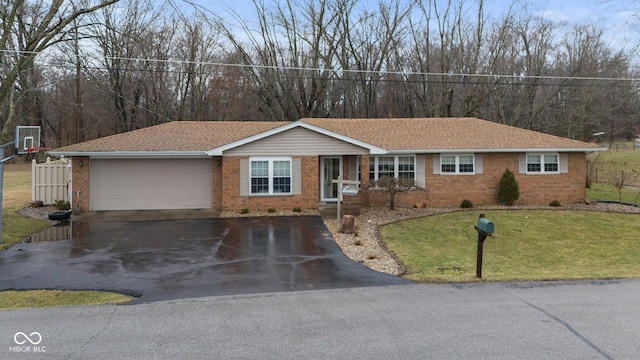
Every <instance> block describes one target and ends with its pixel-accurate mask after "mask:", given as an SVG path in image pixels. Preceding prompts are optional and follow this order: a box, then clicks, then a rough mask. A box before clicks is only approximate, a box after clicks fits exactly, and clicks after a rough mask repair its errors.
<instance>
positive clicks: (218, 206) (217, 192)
mask: <svg viewBox="0 0 640 360" xmlns="http://www.w3.org/2000/svg"><path fill="white" fill-rule="evenodd" d="M211 161H212V164H211V209H213V210H222V201H223V200H222V191H223V188H222V187H223V184H224V181H223V177H222V167H223V165H224V164H223V161H222V157H221V156H218V157H214V158H212V159H211Z"/></svg>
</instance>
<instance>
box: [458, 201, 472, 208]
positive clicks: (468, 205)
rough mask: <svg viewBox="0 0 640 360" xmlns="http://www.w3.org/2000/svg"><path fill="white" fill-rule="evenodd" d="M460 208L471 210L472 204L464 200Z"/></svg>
mask: <svg viewBox="0 0 640 360" xmlns="http://www.w3.org/2000/svg"><path fill="white" fill-rule="evenodd" d="M460 207H461V208H463V209H471V208H472V207H473V203H472V202H471V200H467V199H464V200H462V203H460Z"/></svg>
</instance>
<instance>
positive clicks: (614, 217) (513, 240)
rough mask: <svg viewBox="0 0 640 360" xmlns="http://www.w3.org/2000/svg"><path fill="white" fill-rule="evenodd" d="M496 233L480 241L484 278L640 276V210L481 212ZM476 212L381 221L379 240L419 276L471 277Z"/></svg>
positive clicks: (443, 279) (420, 278)
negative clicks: (624, 211) (639, 236)
mask: <svg viewBox="0 0 640 360" xmlns="http://www.w3.org/2000/svg"><path fill="white" fill-rule="evenodd" d="M484 213H485V216H486V218H487V219H489V220H491V221H493V223H494V224H495V228H496V230H495V231H496V233H495V234H494V235H495V236H493V237H489V238H487V240H486V241H485V243H484V266H483V278H484V279H486V280H499V281H509V280H522V281H529V280H577V279H611V278H637V277H640V242H639V241H638V240H637V237H638V234H639V233H640V217H639V216H638V215H634V214H616V213H604V212H591V211H571V210H512V211H485V212H484ZM478 215H479V212H478V211H461V212H456V213H450V214H442V215H436V216H431V217H427V218H422V219H416V220H409V221H404V222H401V223H397V224H393V225H388V226H384V227H382V228H381V231H380V233H381V236H382V240H383V241H384V242H385V244H386V245H387V247H388V248H389V249H390V250H391V251H392V252H393V253H394V254H395V255H396V256H398V258H399V259H400V260H401V261H402V262H403V263H404V264H405V265H406V266H407V269H408V272H407V274H406V278H408V279H411V280H414V281H422V282H430V281H433V282H466V281H475V280H476V279H475V266H476V236H477V233H476V231H475V230H474V228H473V227H474V225H475V224H476V223H477V219H478Z"/></svg>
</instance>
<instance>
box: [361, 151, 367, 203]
mask: <svg viewBox="0 0 640 360" xmlns="http://www.w3.org/2000/svg"><path fill="white" fill-rule="evenodd" d="M360 204H361V205H362V206H369V154H363V155H360Z"/></svg>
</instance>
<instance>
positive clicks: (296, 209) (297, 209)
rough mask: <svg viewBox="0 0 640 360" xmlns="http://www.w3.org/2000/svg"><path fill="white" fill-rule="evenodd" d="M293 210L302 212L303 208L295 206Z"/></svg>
mask: <svg viewBox="0 0 640 360" xmlns="http://www.w3.org/2000/svg"><path fill="white" fill-rule="evenodd" d="M291 211H293V212H297V213H299V212H302V209H300V208H299V207H295V208H293V210H291Z"/></svg>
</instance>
